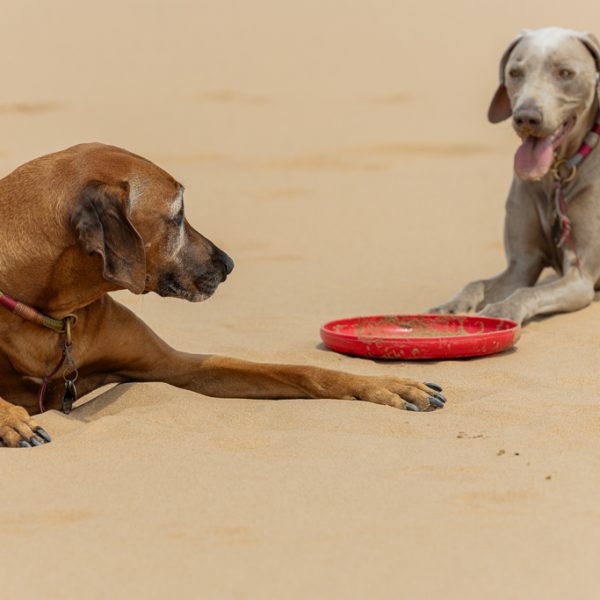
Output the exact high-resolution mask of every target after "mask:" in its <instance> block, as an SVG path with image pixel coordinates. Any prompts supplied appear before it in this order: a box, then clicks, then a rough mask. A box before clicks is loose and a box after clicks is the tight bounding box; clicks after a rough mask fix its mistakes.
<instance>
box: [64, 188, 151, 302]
mask: <svg viewBox="0 0 600 600" xmlns="http://www.w3.org/2000/svg"><path fill="white" fill-rule="evenodd" d="M128 195H129V185H128V184H127V183H126V182H121V183H119V184H117V185H107V184H104V183H102V182H99V181H91V182H89V183H88V184H87V185H86V186H85V188H84V189H83V191H82V192H81V194H80V196H79V200H78V202H77V205H76V206H75V208H74V210H73V212H72V213H71V227H72V228H73V230H74V231H75V233H76V235H77V237H78V238H79V242H80V243H81V246H82V247H83V249H84V250H85V251H86V252H87V253H88V254H98V255H100V256H101V257H102V263H103V269H102V275H103V277H104V279H106V280H108V281H111V282H113V283H116V284H117V285H119V286H122V287H124V288H127V289H128V290H131V291H132V292H133V293H134V294H141V293H142V292H143V291H144V287H145V279H146V256H145V253H144V244H143V242H142V238H141V237H140V234H139V233H138V232H137V231H136V229H135V227H134V226H133V225H132V224H131V221H130V220H129V218H128V217H127V213H126V210H125V207H126V203H127V198H128Z"/></svg>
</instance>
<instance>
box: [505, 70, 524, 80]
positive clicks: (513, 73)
mask: <svg viewBox="0 0 600 600" xmlns="http://www.w3.org/2000/svg"><path fill="white" fill-rule="evenodd" d="M508 74H509V76H510V77H511V78H512V79H519V77H523V71H521V69H515V68H513V69H511V70H510V71H509V72H508Z"/></svg>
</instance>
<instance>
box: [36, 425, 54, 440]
mask: <svg viewBox="0 0 600 600" xmlns="http://www.w3.org/2000/svg"><path fill="white" fill-rule="evenodd" d="M34 431H35V432H36V433H37V434H38V435H39V436H40V437H41V438H42V439H43V440H44V442H46V443H48V444H49V443H50V442H51V441H52V438H51V437H50V434H49V433H48V432H47V431H46V430H45V429H42V428H41V427H36V428H35V429H34Z"/></svg>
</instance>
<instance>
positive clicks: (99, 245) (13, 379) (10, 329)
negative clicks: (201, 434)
mask: <svg viewBox="0 0 600 600" xmlns="http://www.w3.org/2000/svg"><path fill="white" fill-rule="evenodd" d="M0 210H1V211H2V220H1V221H0V257H1V258H0V260H1V261H2V262H1V263H0V290H1V291H2V292H3V293H4V294H7V295H10V296H11V297H12V298H15V299H17V300H19V301H20V302H21V303H24V304H26V305H29V306H30V307H31V306H34V307H36V308H37V309H38V310H39V311H42V312H43V313H45V314H46V315H52V317H54V318H56V319H65V317H67V315H75V316H76V318H77V321H76V324H74V325H73V332H72V337H73V348H74V352H73V355H74V356H75V357H76V364H75V365H69V364H68V360H67V363H66V368H69V367H70V368H71V369H74V368H77V370H78V373H79V375H78V380H77V387H78V388H79V393H80V394H86V393H88V392H91V391H92V390H94V389H95V388H97V387H99V386H101V385H103V384H106V383H119V382H125V381H163V382H166V383H170V384H171V385H175V386H178V387H182V388H185V389H189V390H193V391H195V392H199V393H202V394H207V395H209V396H223V397H243V398H340V399H358V400H366V401H369V402H376V403H379V404H387V405H389V406H395V407H399V408H407V409H409V410H423V411H428V410H431V409H433V408H441V407H442V406H443V403H444V402H445V398H444V397H443V396H442V395H441V394H439V393H438V392H439V391H440V388H438V386H435V385H434V384H431V387H429V386H428V385H425V384H422V383H418V382H416V381H411V380H407V379H400V378H394V377H361V376H356V375H351V374H348V373H341V372H336V371H330V370H326V369H319V368H315V367H299V366H291V365H272V364H257V363H251V362H246V361H242V360H236V359H233V358H225V357H218V356H210V355H194V354H186V353H183V352H178V351H177V350H174V349H173V348H171V347H169V346H168V345H167V344H166V343H165V342H163V341H162V340H161V339H160V338H158V337H157V336H156V334H154V333H153V332H152V331H151V330H150V329H149V328H148V327H147V326H146V325H145V324H144V323H143V322H142V321H140V320H139V319H138V318H137V317H136V316H135V315H134V314H133V313H131V312H130V311H129V310H128V309H126V308H125V307H123V306H122V305H120V304H119V303H117V302H115V301H114V300H112V299H111V298H110V297H109V296H108V295H107V292H110V291H113V290H118V289H122V288H126V289H129V290H131V291H132V292H133V293H134V294H141V293H145V292H150V291H152V292H156V293H158V294H160V295H161V296H173V297H176V298H184V299H186V300H189V301H192V302H197V301H201V300H205V299H206V298H208V297H209V296H211V295H212V294H213V292H214V291H215V290H216V288H217V286H218V285H219V284H220V283H221V282H222V281H224V280H225V279H226V277H227V275H228V274H229V273H230V272H231V270H232V269H233V261H232V260H231V259H230V258H229V257H228V256H227V255H226V254H225V253H224V252H222V251H221V250H219V248H217V247H216V246H215V245H214V244H212V243H211V242H210V241H209V240H208V239H206V238H205V237H203V236H202V235H200V234H199V233H198V232H197V231H195V230H194V229H193V228H192V227H191V226H190V225H189V224H188V223H187V221H186V220H185V218H184V209H183V187H182V186H181V184H179V183H178V182H177V181H175V179H173V177H171V176H170V175H169V174H168V173H166V172H165V171H163V170H162V169H160V168H159V167H157V166H156V165H154V164H153V163H151V162H150V161H148V160H146V159H144V158H142V157H140V156H137V155H135V154H131V153H130V152H127V151H126V150H122V149H119V148H115V147H113V146H105V145H102V144H82V145H79V146H74V147H72V148H69V149H67V150H64V151H62V152H57V153H55V154H50V155H48V156H43V157H41V158H38V159H36V160H33V161H31V162H29V163H26V164H25V165H23V166H21V167H19V168H18V169H16V170H15V171H13V172H12V173H11V174H10V175H8V176H7V177H5V178H4V179H2V180H0ZM65 322H66V321H65ZM69 322H70V321H69ZM64 338H65V335H63V334H59V333H57V332H56V331H52V330H50V329H47V328H44V327H42V326H40V324H39V323H35V322H31V321H28V320H25V319H23V318H21V316H18V315H17V314H14V313H11V312H10V311H8V310H4V309H3V308H1V307H0V377H1V379H0V381H1V384H0V386H1V387H0V393H1V394H2V398H0V437H1V438H2V441H3V443H4V445H5V446H12V447H16V446H22V447H27V446H30V445H39V444H41V443H44V442H46V441H50V438H49V436H48V434H47V433H46V432H45V431H44V430H43V429H41V428H39V426H38V425H37V424H36V423H35V422H34V420H33V419H31V418H30V416H29V414H32V413H34V412H37V411H38V410H39V409H38V400H39V398H38V396H39V390H40V384H41V383H42V379H43V378H44V377H45V378H46V384H47V385H46V387H47V389H46V392H45V400H44V401H45V405H46V407H47V408H60V407H61V403H63V402H64V400H63V397H64V396H65V382H64V380H63V368H62V367H61V368H58V367H57V365H56V362H57V357H60V355H61V349H62V348H63V344H64ZM53 371H56V373H55V374H53V375H51V376H49V375H48V374H50V373H52V372H53ZM71 399H72V398H71ZM63 408H64V404H63ZM36 434H37V435H36Z"/></svg>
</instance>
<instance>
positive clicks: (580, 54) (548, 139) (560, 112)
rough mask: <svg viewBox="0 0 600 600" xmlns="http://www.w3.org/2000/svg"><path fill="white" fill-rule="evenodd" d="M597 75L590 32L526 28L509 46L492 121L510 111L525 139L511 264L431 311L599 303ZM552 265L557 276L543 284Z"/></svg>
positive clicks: (540, 310)
mask: <svg viewBox="0 0 600 600" xmlns="http://www.w3.org/2000/svg"><path fill="white" fill-rule="evenodd" d="M599 71H600V45H599V43H598V40H597V39H596V38H595V37H594V36H593V35H590V34H586V33H580V32H577V31H571V30H567V29H560V28H555V27H552V28H546V29H538V30H524V31H523V32H521V34H520V35H519V37H517V39H516V40H514V41H513V42H512V43H511V44H510V45H509V47H508V48H507V49H506V51H505V52H504V55H503V56H502V59H501V61H500V86H499V87H498V90H497V91H496V94H495V95H494V98H493V99H492V103H491V105H490V109H489V112H488V118H489V120H490V121H491V122H492V123H498V122H500V121H504V120H505V119H508V117H510V116H511V115H512V122H513V128H514V130H515V131H516V133H517V135H518V136H519V137H520V138H521V140H522V144H521V146H520V147H519V149H518V150H517V152H516V155H515V175H514V177H513V182H512V186H511V188H510V192H509V195H508V201H507V205H506V221H505V227H504V245H505V251H506V257H507V261H508V266H507V268H506V270H505V271H503V272H502V273H500V274H499V275H497V276H496V277H492V278H491V279H483V280H479V281H473V282H472V283H469V284H468V285H466V286H465V287H464V288H463V289H462V290H461V291H460V292H459V293H458V294H457V295H456V296H455V297H454V298H452V300H450V301H449V302H447V303H446V304H442V305H441V306H438V307H436V308H434V309H432V310H431V312H434V313H451V314H453V313H465V312H469V311H480V314H482V315H487V316H492V317H502V318H506V319H512V320H513V321H516V322H518V323H521V322H523V321H525V320H528V319H531V318H532V317H534V316H535V315H540V314H547V313H553V312H568V311H574V310H578V309H580V308H584V307H585V306H587V305H588V304H589V303H590V302H591V301H592V299H593V298H594V290H595V288H597V287H598V286H599V285H600V235H599V234H600V145H599V147H598V148H597V149H596V150H594V146H596V145H597V143H598V137H599V135H598V134H599V133H600V125H599V124H598V94H599V83H598V80H599V74H598V73H599ZM544 267H553V268H554V269H555V270H556V271H557V273H558V274H559V277H558V278H557V279H555V280H553V281H549V282H546V283H541V284H540V285H535V283H536V282H537V280H538V278H539V276H540V273H541V272H542V270H543V269H544Z"/></svg>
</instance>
